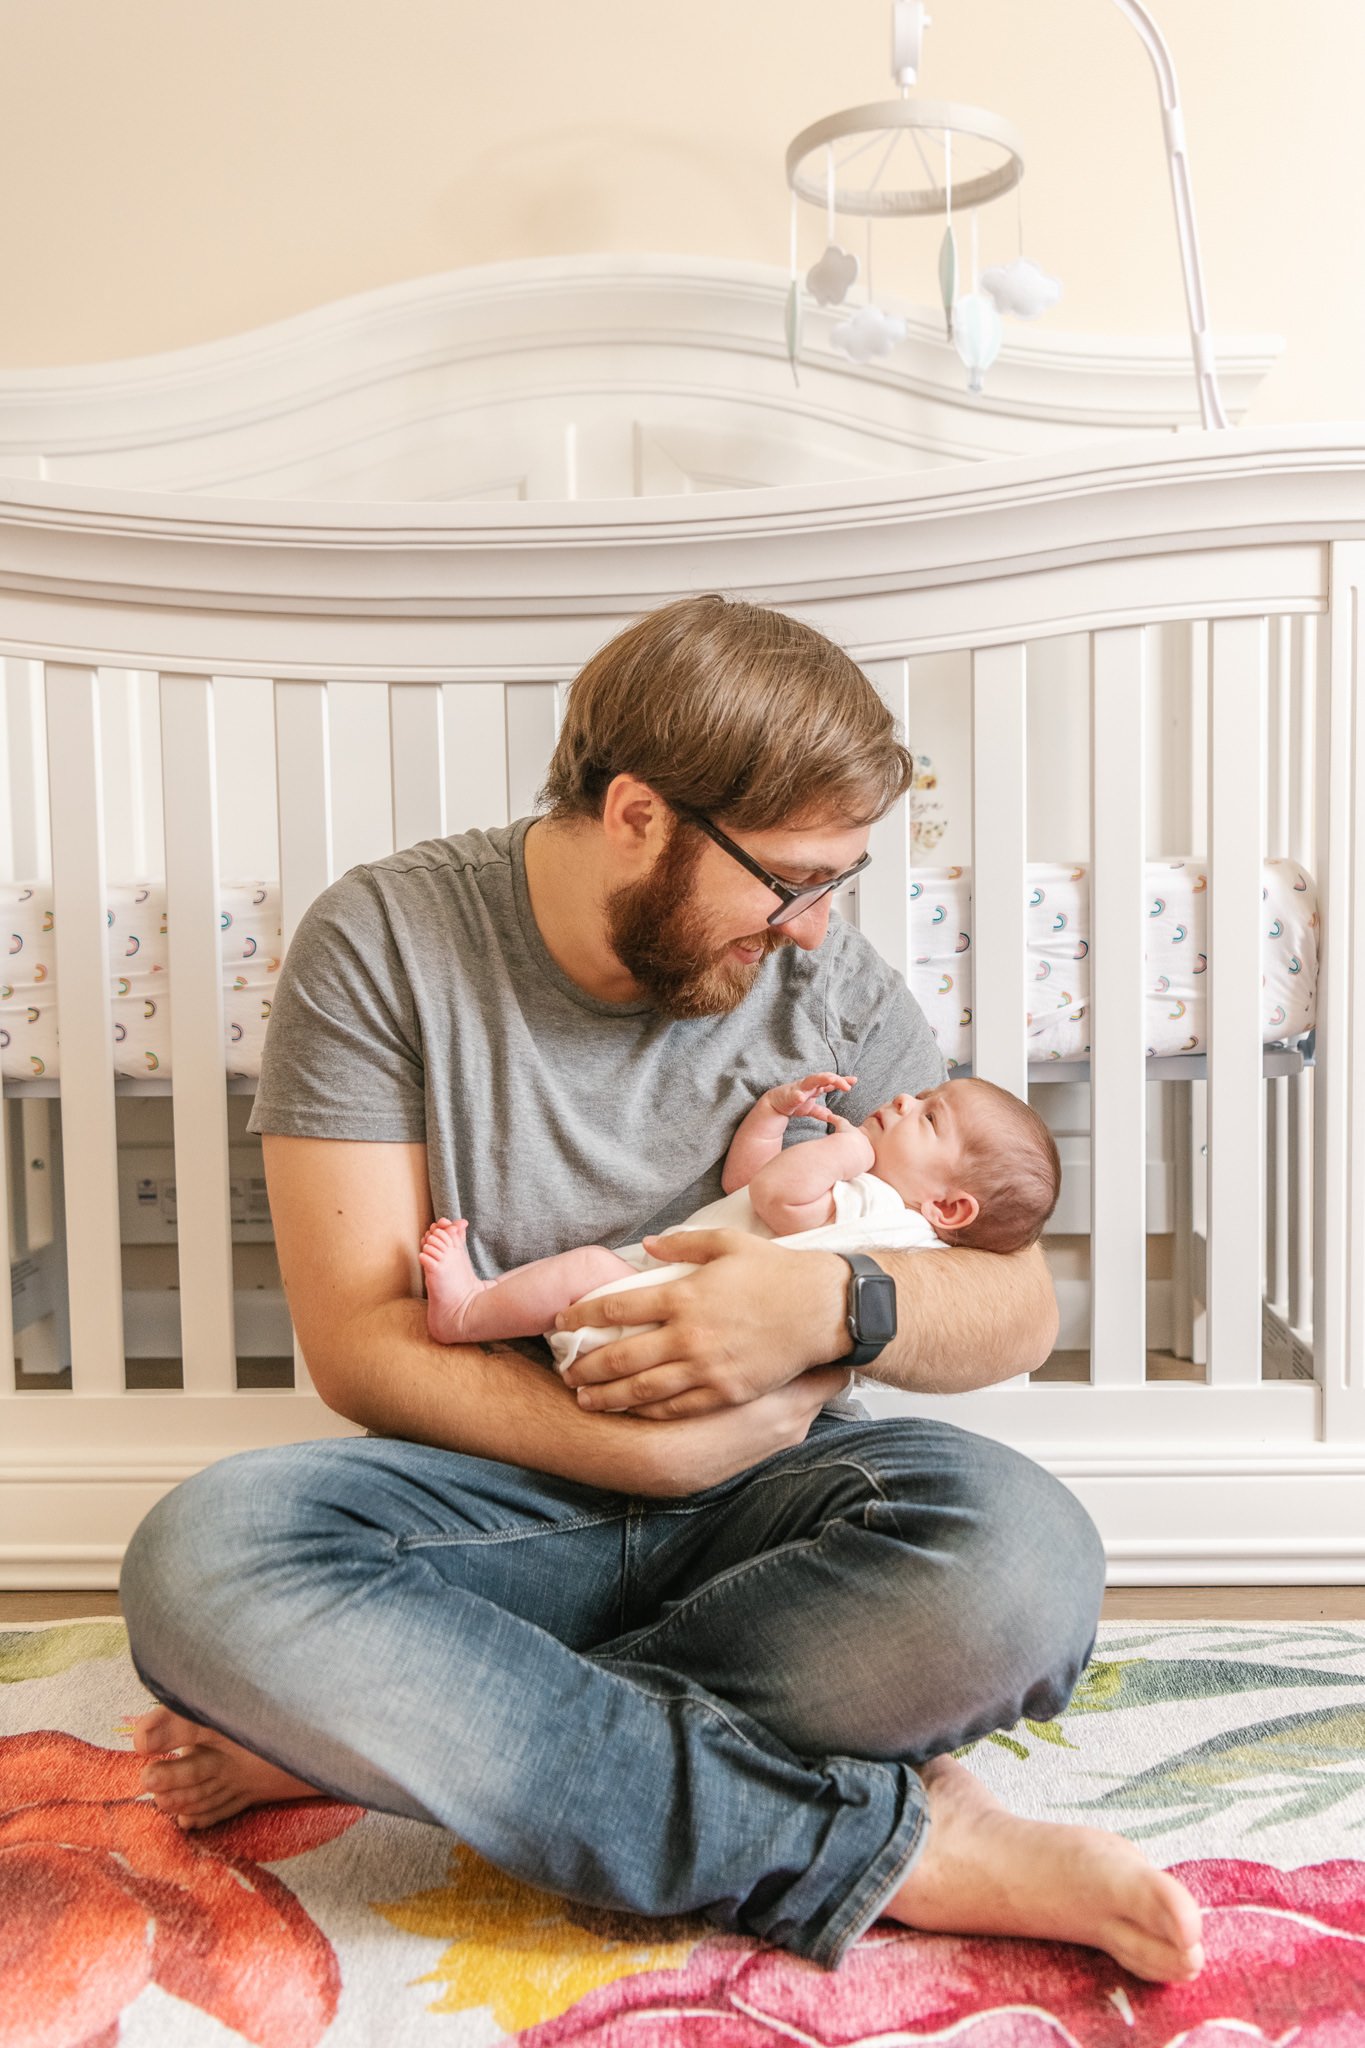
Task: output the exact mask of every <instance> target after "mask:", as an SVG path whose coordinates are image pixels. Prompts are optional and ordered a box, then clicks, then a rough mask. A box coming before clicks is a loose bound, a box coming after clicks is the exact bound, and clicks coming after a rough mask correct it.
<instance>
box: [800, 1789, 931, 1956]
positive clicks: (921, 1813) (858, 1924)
mask: <svg viewBox="0 0 1365 2048" xmlns="http://www.w3.org/2000/svg"><path fill="white" fill-rule="evenodd" d="M910 1775H911V1776H912V1777H914V1776H915V1773H913V1772H911V1773H910ZM916 1782H918V1780H917V1779H916ZM928 1832H929V1802H928V1800H927V1798H925V1797H924V1795H923V1792H922V1791H921V1794H920V1797H919V1798H918V1799H916V1800H915V1801H914V1802H913V1803H912V1804H911V1805H909V1807H908V1810H907V1811H906V1812H905V1813H904V1814H902V1816H901V1819H900V1821H899V1822H898V1823H897V1826H896V1828H895V1831H894V1833H893V1834H892V1836H891V1839H890V1841H889V1842H888V1843H887V1844H886V1847H885V1848H884V1849H883V1850H882V1852H881V1854H880V1855H879V1856H877V1857H876V1858H875V1859H874V1861H873V1862H872V1863H871V1865H870V1866H869V1867H868V1869H867V1870H866V1871H864V1873H863V1875H862V1877H861V1878H860V1879H859V1881H858V1883H857V1884H856V1885H854V1887H853V1889H852V1890H851V1891H850V1892H849V1893H848V1895H847V1897H845V1898H843V1899H841V1900H840V1902H839V1905H838V1907H837V1908H836V1909H835V1911H834V1912H833V1913H832V1914H831V1915H830V1918H829V1919H828V1920H827V1921H826V1922H825V1925H824V1926H823V1927H822V1928H821V1929H820V1932H819V1934H818V1935H817V1936H816V1938H815V1940H814V1941H812V1942H811V1943H810V1945H809V1946H808V1947H807V1946H806V1945H805V1944H803V1945H802V1952H803V1954H805V1955H806V1956H808V1957H809V1958H810V1960H811V1962H813V1963H818V1964H820V1966H821V1967H822V1968H823V1969H826V1970H837V1969H838V1967H839V1965H840V1963H841V1962H842V1961H843V1959H844V1957H845V1956H846V1955H847V1953H848V1951H849V1950H850V1949H851V1948H852V1946H853V1944H854V1942H855V1941H857V1939H858V1937H859V1936H860V1935H862V1934H866V1932H867V1930H868V1928H869V1927H870V1926H871V1925H872V1923H873V1921H874V1920H876V1919H877V1918H878V1916H879V1914H880V1913H881V1910H882V1908H883V1907H884V1906H885V1904H886V1902H887V1900H888V1899H890V1898H893V1897H894V1896H895V1894H896V1892H898V1891H899V1889H900V1887H901V1886H902V1885H903V1884H904V1883H905V1880H906V1878H907V1877H908V1876H909V1875H910V1872H911V1870H912V1869H913V1867H914V1865H915V1864H916V1863H917V1862H918V1861H919V1858H920V1855H921V1853H922V1851H923V1849H924V1843H925V1838H926V1836H927V1835H928Z"/></svg>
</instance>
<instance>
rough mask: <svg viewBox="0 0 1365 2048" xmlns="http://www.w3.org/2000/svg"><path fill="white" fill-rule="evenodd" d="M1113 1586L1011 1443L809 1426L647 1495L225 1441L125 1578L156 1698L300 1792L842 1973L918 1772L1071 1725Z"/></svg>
mask: <svg viewBox="0 0 1365 2048" xmlns="http://www.w3.org/2000/svg"><path fill="white" fill-rule="evenodd" d="M1103 1578H1104V1564H1103V1556H1102V1553H1101V1549H1100V1544H1099V1538H1098V1536H1097V1535H1096V1533H1095V1529H1094V1527H1093V1525H1092V1523H1091V1522H1090V1520H1089V1518H1088V1516H1087V1515H1086V1513H1085V1511H1084V1510H1083V1509H1082V1508H1081V1507H1080V1505H1079V1504H1078V1502H1077V1501H1076V1500H1075V1499H1074V1498H1073V1496H1072V1495H1071V1494H1069V1493H1068V1492H1067V1491H1066V1490H1065V1489H1064V1488H1063V1487H1062V1486H1061V1485H1060V1484H1059V1483H1058V1482H1057V1481H1056V1480H1054V1479H1052V1478H1051V1477H1050V1476H1049V1475H1048V1474H1047V1473H1046V1472H1044V1471H1043V1470H1042V1468H1041V1467H1040V1466H1038V1465H1035V1464H1033V1463H1031V1462H1030V1461H1029V1460H1028V1459H1026V1458H1023V1457H1021V1456H1019V1455H1018V1453H1016V1452H1013V1451H1010V1450H1007V1449H1005V1448H1004V1447H1002V1446H1001V1445H999V1444H996V1443H994V1442H992V1441H990V1440H989V1439H987V1438H985V1437H980V1436H973V1435H970V1434H968V1433H967V1432H966V1431H965V1430H961V1429H955V1428H950V1427H948V1426H946V1425H944V1424H941V1423H935V1422H924V1421H917V1420H909V1419H902V1420H895V1421H882V1422H871V1421H866V1420H862V1421H857V1420H847V1419H843V1418H838V1417H834V1416H830V1415H826V1414H822V1415H818V1416H817V1417H816V1419H815V1422H814V1424H813V1425H812V1428H811V1430H810V1433H809V1435H808V1436H807V1438H806V1440H805V1442H804V1443H802V1444H800V1445H798V1446H796V1447H795V1448H794V1449H791V1450H787V1451H782V1452H779V1453H778V1454H777V1455H776V1456H775V1457H771V1458H768V1459H766V1460H764V1461H763V1463H761V1464H759V1465H756V1466H755V1467H753V1469H752V1470H750V1471H748V1472H746V1473H744V1474H742V1475H741V1476H740V1477H738V1478H736V1479H732V1480H729V1481H727V1482H726V1483H725V1484H723V1485H721V1486H716V1487H712V1488H711V1489H709V1490H708V1491H707V1492H705V1493H698V1494H690V1495H684V1496H680V1497H677V1498H673V1499H666V1500H645V1499H635V1498H628V1497H627V1496H625V1495H622V1494H615V1493H607V1492H603V1491H601V1490H600V1489H598V1488H596V1487H590V1486H580V1485H576V1484H574V1483H573V1482H571V1481H568V1480H563V1479H554V1478H548V1477H547V1476H546V1475H545V1474H543V1473H538V1472H532V1471H527V1470H523V1469H522V1468H520V1467H518V1466H513V1465H502V1464H497V1463H493V1462H491V1461H489V1460H487V1459H482V1458H473V1457H468V1456H465V1455H464V1454H462V1453H459V1452H452V1451H441V1450H433V1449H431V1448H429V1447H428V1446H425V1445H421V1444H410V1443H403V1442H397V1441H393V1440H389V1439H384V1438H365V1437H357V1438H342V1439H339V1440H334V1441H330V1442H323V1443H306V1444H297V1445H289V1446H285V1447H283V1448H281V1449H273V1450H264V1451H248V1452H244V1453H242V1454H240V1455H239V1456H236V1457H231V1458H225V1459H224V1460H222V1462H221V1463H219V1464H216V1465H211V1466H209V1467H208V1468H207V1469H206V1470H205V1471H203V1472H200V1473H197V1474H196V1475H195V1477H193V1478H192V1479H189V1480H187V1481H186V1482H185V1483H184V1485H182V1486H179V1487H177V1488H176V1489H175V1491H174V1492H173V1493H171V1494H169V1495H167V1497H166V1498H165V1499H164V1500H162V1501H160V1502H159V1503H158V1504H157V1506H156V1507H155V1508H153V1510H152V1511H151V1513H150V1514H149V1515H148V1516H147V1517H146V1519H145V1521H144V1522H143V1523H142V1525H141V1527H140V1528H139V1529H138V1531H137V1532H136V1534H135V1535H134V1537H133V1541H132V1543H131V1545H130V1547H129V1550H128V1554H127V1559H126V1561H125V1564H124V1570H123V1579H122V1597H123V1608H124V1613H125V1615H126V1616H127V1620H128V1627H129V1634H130V1637H131V1641H132V1649H133V1657H134V1661H135V1663H136V1665H137V1669H138V1672H139V1674H140V1676H141V1677H142V1679H143V1682H144V1683H145V1684H146V1686H147V1687H148V1689H149V1690H150V1691H151V1692H152V1693H153V1694H155V1696H156V1697H157V1698H158V1699H161V1700H163V1701H165V1702H166V1704H167V1705H168V1706H170V1707H172V1708H174V1709H177V1710H178V1711H180V1712H181V1713H184V1714H188V1715H189V1716H191V1717H192V1718H193V1719H195V1720H197V1721H203V1722H206V1723H209V1724H210V1725H212V1726H213V1727H215V1728H218V1729H220V1730H221V1731H222V1732H224V1733H225V1734H228V1735H231V1736H234V1737H236V1738H237V1740H238V1741H240V1742H243V1743H245V1744H246V1745H247V1746H248V1747H249V1748H251V1749H253V1750H255V1751H257V1752H258V1753H259V1754H261V1755H263V1756H266V1757H268V1758H270V1759H271V1760H272V1761H273V1762H275V1763H277V1764H281V1765H283V1766H284V1768H285V1769H286V1770H289V1771H292V1772H294V1773H296V1774H297V1775H298V1776H300V1777H302V1778H305V1779H307V1780H308V1781H309V1783H311V1784H314V1785H316V1786H318V1787H319V1788H320V1789H321V1790H324V1791H327V1792H330V1793H332V1794H334V1795H335V1796H336V1797H337V1798H339V1799H343V1800H347V1801H350V1802H353V1803H355V1804H358V1805H362V1806H367V1807H376V1808H379V1809H380V1810H382V1811H384V1812H387V1813H397V1814H405V1815H408V1816H410V1817H411V1818H413V1819H415V1820H423V1821H430V1822H433V1823H435V1824H436V1825H438V1826H440V1827H443V1828H448V1829H450V1830H452V1832H453V1833H454V1834H456V1835H457V1836H459V1838H460V1839H461V1840H462V1841H464V1842H467V1843H468V1844H470V1846H471V1847H473V1848H474V1849H476V1850H478V1851H479V1852H480V1854H482V1855H484V1856H486V1857H487V1858H488V1859H489V1861H490V1862H492V1863H495V1864H497V1865H499V1866H500V1867H501V1868H502V1869H503V1870H506V1871H510V1872H511V1873H512V1874H513V1875H515V1876H517V1877H520V1878H523V1879H525V1880H527V1881H528V1882H530V1883H532V1884H536V1885H540V1886H542V1887H544V1888H545V1889H547V1890H550V1891H554V1892H558V1893H561V1894H563V1895H565V1896H567V1897H569V1898H573V1899H577V1900H580V1901H582V1902H584V1903H585V1904H588V1905H593V1906H600V1907H611V1908H616V1909H622V1908H624V1909H626V1910H628V1911H631V1912H635V1913H641V1914H655V1915H666V1914H675V1913H692V1912H701V1913H703V1914H705V1915H707V1916H708V1917H709V1918H710V1919H711V1920H713V1921H715V1922H716V1923H717V1924H718V1925H719V1926H721V1927H724V1928H729V1929H732V1930H740V1931H743V1932H745V1933H748V1934H752V1935H755V1936H757V1937H759V1938H760V1939H762V1940H764V1941H767V1942H771V1943H774V1944H777V1945H779V1946H781V1947H784V1948H788V1949H791V1950H793V1951H795V1953H797V1954H798V1955H803V1956H808V1957H810V1958H811V1959H812V1960H813V1961H815V1962H817V1963H820V1964H823V1965H826V1966H833V1965H835V1964H837V1963H838V1962H839V1960H840V1958H841V1956H842V1955H843V1954H844V1952H845V1950H846V1949H847V1948H848V1946H849V1945H850V1943H851V1942H853V1941H854V1940H855V1939H856V1937H857V1936H858V1935H859V1934H861V1933H862V1932H863V1931H864V1929H865V1928H867V1927H868V1926H870V1925H871V1923H872V1921H873V1920H875V1919H876V1917H877V1915H878V1913H879V1911H880V1910H881V1908H882V1907H883V1906H884V1905H885V1904H886V1903H887V1901H888V1900H889V1899H890V1898H891V1897H892V1895H893V1894H894V1893H895V1891H896V1890H897V1889H898V1887H899V1886H900V1885H901V1883H902V1882H903V1881H904V1879H905V1877H906V1876H907V1874H908V1872H909V1871H910V1868H911V1866H912V1865H913V1864H914V1862H915V1859H916V1857H917V1855H918V1854H919V1852H920V1850H921V1849H922V1847H923V1844H924V1840H925V1836H926V1831H927V1814H926V1806H925V1797H924V1791H923V1787H922V1785H921V1782H920V1779H919V1777H918V1776H917V1774H916V1772H915V1770H914V1768H913V1766H914V1765H915V1764H917V1763H922V1762H924V1761H926V1760H927V1759H928V1758H930V1757H933V1756H937V1755H939V1754H941V1753H942V1752H944V1751H946V1750H951V1749H955V1748H956V1747H958V1746H959V1745H960V1744H962V1743H965V1742H970V1741H972V1740H973V1739H975V1738H979V1737H981V1736H984V1735H986V1734H987V1733H989V1732H990V1730H992V1729H995V1728H1001V1727H1008V1726H1009V1725H1010V1724H1011V1723H1013V1722H1014V1721H1016V1720H1018V1719H1019V1717H1020V1716H1021V1715H1027V1716H1029V1717H1030V1718H1034V1719H1042V1720H1046V1719H1047V1718H1049V1717H1050V1716H1052V1715H1055V1714H1057V1713H1060V1711H1061V1710H1062V1708H1063V1707H1064V1706H1065V1704H1066V1702H1067V1700H1068V1699H1069V1698H1070V1695H1071V1691H1072V1688H1073V1686H1074V1685H1075V1683H1076V1680H1077V1678H1078V1677H1079V1675H1080V1673H1081V1671H1082V1669H1083V1668H1084V1666H1085V1662H1086V1659H1087V1657H1088V1656H1089V1653H1090V1648H1091V1645H1092V1643H1093V1640H1094V1634H1095V1623H1096V1618H1097V1615H1098V1612H1099V1601H1100V1593H1101V1588H1102V1585H1103Z"/></svg>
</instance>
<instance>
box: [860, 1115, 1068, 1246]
mask: <svg viewBox="0 0 1365 2048" xmlns="http://www.w3.org/2000/svg"><path fill="white" fill-rule="evenodd" d="M862 1128H863V1132H864V1135H865V1136H866V1137H867V1138H868V1139H869V1140H870V1141H871V1144H872V1150H873V1152H874V1154H875V1164H874V1166H873V1169H872V1170H873V1172H874V1173H875V1174H876V1175H877V1176H878V1178H879V1179H880V1180H884V1181H887V1182H889V1183H890V1185H891V1186H892V1187H893V1188H894V1189H895V1190H896V1193H897V1194H898V1195H899V1196H900V1197H901V1200H902V1201H903V1202H904V1203H905V1204H906V1206H907V1208H911V1209H918V1210H919V1211H920V1212H921V1214H922V1215H923V1216H924V1217H926V1219H927V1220H928V1221H929V1222H930V1223H931V1224H932V1225H933V1227H934V1229H935V1231H936V1232H937V1233H938V1235H939V1236H940V1237H941V1238H944V1239H946V1241H947V1242H948V1243H949V1244H965V1245H970V1246H972V1247H973V1248H974V1249H975V1250H977V1251H986V1252H1017V1251H1022V1250H1023V1248H1024V1246H1025V1245H1030V1244H1033V1243H1034V1242H1035V1240H1036V1239H1037V1238H1038V1237H1039V1235H1040V1234H1041V1232H1042V1228H1043V1225H1044V1224H1045V1223H1046V1222H1047V1219H1048V1217H1049V1216H1050V1215H1051V1214H1052V1212H1053V1210H1054V1209H1055V1208H1056V1206H1057V1196H1058V1194H1059V1193H1060V1192H1061V1185H1062V1169H1061V1162H1060V1161H1059V1159H1058V1157H1057V1147H1056V1145H1055V1144H1054V1143H1053V1139H1052V1133H1051V1131H1050V1130H1049V1129H1048V1127H1047V1125H1046V1124H1045V1123H1044V1122H1043V1119H1042V1118H1041V1117H1040V1116H1039V1115H1038V1113H1037V1111H1036V1110H1033V1109H1030V1108H1029V1106H1028V1104H1027V1103H1026V1102H1021V1101H1020V1100H1019V1097H1018V1096H1017V1095H1011V1094H1010V1092H1009V1090H1008V1089H1007V1088H997V1087H996V1085H995V1083H994V1082H993V1081H951V1082H950V1081H945V1082H943V1083H942V1084H941V1085H940V1086H939V1087H937V1088H926V1089H925V1090H924V1092H923V1094H921V1095H895V1096H893V1097H892V1099H891V1100H890V1102H884V1103H883V1104H882V1106H881V1108H880V1109H874V1110H873V1112H872V1114H871V1116H870V1117H868V1118H867V1120H866V1121H865V1122H864V1124H863V1127H862Z"/></svg>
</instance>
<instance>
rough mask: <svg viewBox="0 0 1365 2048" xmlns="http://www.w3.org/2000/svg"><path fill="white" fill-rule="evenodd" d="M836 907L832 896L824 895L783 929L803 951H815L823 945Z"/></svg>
mask: <svg viewBox="0 0 1365 2048" xmlns="http://www.w3.org/2000/svg"><path fill="white" fill-rule="evenodd" d="M833 908H834V899H833V897H832V896H822V897H821V898H820V901H819V902H818V903H812V904H811V907H810V909H809V910H803V911H802V913H801V915H800V917H794V918H793V919H792V920H791V922H790V924H785V925H783V927H782V929H783V931H784V932H787V933H788V934H789V936H790V938H791V941H792V944H793V945H795V946H799V947H800V948H801V951H802V952H803V953H813V952H814V951H815V949H816V947H817V946H820V945H823V943H824V938H825V933H826V932H827V931H828V930H829V914H830V911H831V910H832V909H833Z"/></svg>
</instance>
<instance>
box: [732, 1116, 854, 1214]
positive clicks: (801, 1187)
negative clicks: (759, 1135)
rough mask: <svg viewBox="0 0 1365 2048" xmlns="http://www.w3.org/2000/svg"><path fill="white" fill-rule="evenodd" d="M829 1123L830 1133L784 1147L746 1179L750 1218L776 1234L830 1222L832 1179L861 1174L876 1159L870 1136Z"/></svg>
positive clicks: (848, 1126)
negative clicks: (753, 1216)
mask: <svg viewBox="0 0 1365 2048" xmlns="http://www.w3.org/2000/svg"><path fill="white" fill-rule="evenodd" d="M827 1114H828V1112H827ZM830 1122H831V1123H832V1124H833V1126H834V1129H833V1131H832V1132H831V1134H830V1136H829V1137H827V1138H812V1139H811V1141H810V1143H809V1144H807V1145H791V1146H789V1147H788V1149H787V1150H786V1151H785V1152H779V1153H778V1154H777V1156H776V1158H774V1159H770V1160H769V1161H768V1163H767V1165H766V1166H761V1167H760V1168H759V1170H758V1172H757V1173H756V1174H755V1175H754V1177H753V1179H752V1180H751V1181H750V1182H749V1200H750V1201H751V1202H752V1203H753V1206H754V1214H755V1216H757V1217H758V1218H759V1220H760V1222H763V1223H766V1224H767V1226H768V1228H769V1230H771V1231H772V1232H773V1233H774V1235H775V1236H777V1237H789V1236H790V1235H791V1234H792V1232H793V1231H797V1230H818V1229H819V1227H820V1225H821V1224H822V1223H832V1222H833V1221H834V1187H835V1183H836V1182H837V1181H841V1180H852V1179H853V1178H854V1176H855V1175H856V1174H859V1173H866V1172H867V1171H868V1169H869V1168H870V1167H871V1166H872V1165H873V1163H874V1161H875V1158H876V1154H875V1153H874V1152H873V1150H872V1141H871V1139H870V1138H866V1137H864V1135H863V1133H862V1132H861V1131H860V1130H859V1129H858V1127H857V1125H856V1124H850V1123H846V1122H845V1120H844V1119H843V1117H841V1116H833V1115H831V1116H830Z"/></svg>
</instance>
